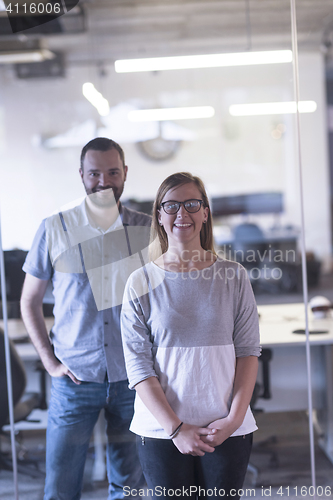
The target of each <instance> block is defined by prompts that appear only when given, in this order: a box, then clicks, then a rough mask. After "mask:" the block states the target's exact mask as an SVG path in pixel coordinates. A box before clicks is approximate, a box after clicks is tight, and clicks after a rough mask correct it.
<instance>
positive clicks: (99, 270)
mask: <svg viewBox="0 0 333 500" xmlns="http://www.w3.org/2000/svg"><path fill="white" fill-rule="evenodd" d="M150 224H151V217H149V216H148V215H145V214H142V213H140V212H135V211H133V210H129V209H127V208H126V207H120V217H118V219H117V220H116V222H115V223H114V224H113V225H112V226H111V227H110V228H109V229H108V230H107V231H103V230H102V229H101V228H98V227H96V226H94V225H93V222H92V221H90V220H89V219H88V215H87V212H86V207H85V202H83V203H82V204H81V205H79V206H77V207H75V208H72V209H70V210H67V211H65V212H62V213H59V214H56V215H53V216H51V217H49V218H47V219H45V220H44V221H43V222H42V224H41V225H40V227H39V229H38V231H37V233H36V236H35V239H34V241H33V244H32V247H31V250H30V252H29V254H28V255H27V258H26V261H25V263H24V266H23V270H24V271H25V272H26V273H28V274H31V275H32V276H35V277H36V278H39V279H42V280H50V279H51V280H52V283H53V295H54V299H55V306H54V316H55V323H54V326H53V328H52V331H51V332H50V338H51V341H52V344H53V346H54V352H55V355H56V356H57V358H58V359H59V360H60V361H61V362H62V363H63V364H64V365H65V366H67V367H68V368H69V369H70V370H71V371H72V373H73V374H74V375H75V376H76V377H77V378H78V379H79V380H82V381H86V382H103V381H104V380H105V376H106V374H107V376H108V380H109V382H117V381H119V380H125V379H126V378H127V376H126V370H125V364H124V356H123V349H122V342H121V335H120V312H121V306H122V299H123V292H124V288H125V284H126V281H127V278H128V277H129V275H130V274H131V273H132V272H133V271H134V270H135V269H138V268H139V267H141V266H142V265H143V264H144V263H146V262H147V261H148V244H149V232H150V228H149V226H150Z"/></svg>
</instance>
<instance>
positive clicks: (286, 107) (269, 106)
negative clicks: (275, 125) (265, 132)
mask: <svg viewBox="0 0 333 500" xmlns="http://www.w3.org/2000/svg"><path fill="white" fill-rule="evenodd" d="M296 109H297V108H296V102H295V101H290V102H260V103H252V104H233V105H232V106H230V107H229V113H230V114H231V115H232V116H260V115H284V114H295V113H296ZM316 109H317V103H316V102H315V101H300V102H299V103H298V111H299V112H300V113H314V111H316Z"/></svg>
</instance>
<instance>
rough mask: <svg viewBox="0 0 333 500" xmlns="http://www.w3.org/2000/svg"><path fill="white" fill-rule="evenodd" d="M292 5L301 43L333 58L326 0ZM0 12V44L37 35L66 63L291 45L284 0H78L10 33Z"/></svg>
mask: <svg viewBox="0 0 333 500" xmlns="http://www.w3.org/2000/svg"><path fill="white" fill-rule="evenodd" d="M74 4H75V2H74ZM296 9H297V29H298V40H299V48H300V50H318V49H319V48H320V47H321V50H323V51H325V52H326V53H327V57H328V59H329V60H330V59H331V57H332V59H333V49H331V46H332V45H333V0H296ZM0 15H1V16H0V21H1V20H2V24H1V22H0V51H1V50H8V49H10V48H11V47H12V46H13V43H14V42H15V41H16V42H19V43H20V44H22V45H24V46H26V45H27V44H29V43H32V40H33V41H36V39H38V40H40V41H41V42H42V43H43V45H46V46H47V47H48V48H50V49H51V50H57V51H62V52H64V53H65V56H66V60H67V64H68V65H80V64H112V63H113V62H114V60H116V59H121V58H124V59H125V58H134V57H150V56H158V55H181V54H200V53H214V52H215V53H216V52H228V51H245V50H249V49H254V50H262V49H277V48H291V23H290V3H289V0H177V1H175V0H168V1H165V0H164V1H161V0H81V1H80V2H79V3H78V6H77V7H76V8H74V9H72V11H71V12H70V13H68V14H66V15H65V16H62V17H60V18H58V19H55V20H54V21H51V22H49V23H46V24H44V25H43V27H42V26H40V28H39V29H38V28H37V29H36V28H32V29H28V30H25V31H22V32H21V33H18V34H15V35H13V34H11V31H10V29H8V26H9V24H8V20H7V19H6V13H5V12H2V13H0ZM5 23H7V25H8V26H7V29H6V25H5ZM331 52H332V56H331Z"/></svg>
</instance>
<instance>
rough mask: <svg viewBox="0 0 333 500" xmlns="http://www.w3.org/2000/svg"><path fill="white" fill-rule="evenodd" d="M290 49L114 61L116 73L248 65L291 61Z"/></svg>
mask: <svg viewBox="0 0 333 500" xmlns="http://www.w3.org/2000/svg"><path fill="white" fill-rule="evenodd" d="M292 57H293V56H292V51H291V50H270V51H261V52H235V53H231V54H208V55H198V56H175V57H152V58H145V59H119V60H118V61H115V70H116V72H117V73H134V72H140V71H164V70H172V69H193V68H218V67H223V66H248V65H254V64H278V63H288V62H292Z"/></svg>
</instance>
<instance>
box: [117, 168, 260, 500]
mask: <svg viewBox="0 0 333 500" xmlns="http://www.w3.org/2000/svg"><path fill="white" fill-rule="evenodd" d="M156 235H157V238H156ZM152 240H153V241H154V242H155V246H156V241H158V242H159V244H160V249H161V251H160V255H159V256H157V257H156V248H155V249H154V252H153V253H155V256H154V257H153V261H152V262H150V263H149V264H148V265H146V266H145V267H144V268H142V269H140V270H138V271H135V272H134V273H133V274H132V275H131V276H130V278H129V280H128V282H127V285H126V290H125V301H124V302H125V304H124V306H123V312H122V335H123V346H124V354H125V361H126V368H127V372H128V378H129V382H130V388H135V390H136V393H137V394H136V400H135V409H134V417H133V421H132V424H131V430H132V431H133V432H134V433H136V434H137V435H138V448H139V457H140V461H141V465H142V469H143V472H144V475H145V478H146V481H147V484H148V488H149V489H150V490H152V491H150V494H151V495H152V496H153V497H156V498H157V497H159V496H164V497H168V496H173V495H175V496H181V497H182V496H184V497H188V496H192V497H195V496H196V495H199V496H204V495H205V494H206V495H207V496H213V497H219V496H227V495H229V496H233V497H234V498H239V494H238V490H239V489H240V488H241V487H242V485H243V481H244V477H245V473H246V469H247V464H248V460H249V455H250V451H251V444H252V432H253V431H254V430H256V429H257V427H256V424H255V420H254V418H253V415H252V413H251V411H250V408H249V403H250V399H251V395H252V392H253V387H254V384H255V380H256V375H257V368H258V356H259V355H260V347H259V333H258V313H257V308H256V304H255V301H254V297H253V293H252V289H251V285H250V283H249V280H248V278H247V275H246V271H245V270H244V268H243V267H242V266H240V265H239V264H237V263H236V262H231V261H227V260H223V259H220V258H217V256H216V254H215V252H214V248H213V234H212V217H211V212H210V209H209V202H208V198H207V194H206V191H205V188H204V185H203V183H202V181H201V180H200V179H199V178H198V177H194V176H192V175H191V174H189V173H187V172H182V173H177V174H173V175H171V176H170V177H168V178H167V179H165V181H164V182H163V183H162V185H161V186H160V188H159V190H158V194H157V197H156V200H155V203H154V207H153V222H152ZM153 246H154V243H153ZM160 488H165V489H164V490H163V489H162V490H160ZM199 488H201V489H200V490H199ZM231 490H235V491H231ZM230 491H231V493H230Z"/></svg>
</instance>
